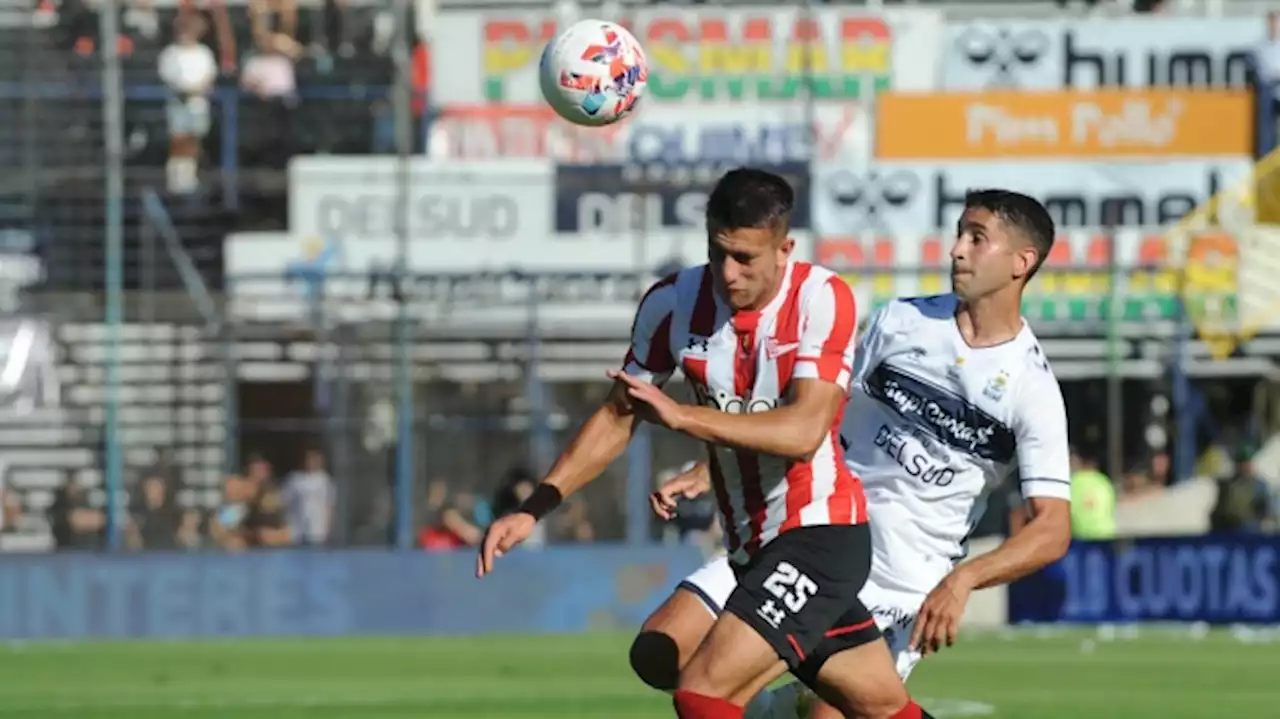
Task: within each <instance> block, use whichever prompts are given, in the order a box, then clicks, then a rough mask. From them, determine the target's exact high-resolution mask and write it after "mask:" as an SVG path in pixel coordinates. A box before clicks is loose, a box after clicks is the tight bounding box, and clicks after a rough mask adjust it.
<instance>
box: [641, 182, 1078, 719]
mask: <svg viewBox="0 0 1280 719" xmlns="http://www.w3.org/2000/svg"><path fill="white" fill-rule="evenodd" d="M1053 237H1054V227H1053V220H1052V219H1051V218H1050V217H1049V214H1048V213H1047V212H1046V211H1045V208H1044V207H1043V205H1041V204H1040V203H1039V202H1037V201H1036V200H1034V199H1032V198H1030V197H1027V196H1025V195H1021V194H1018V193H1014V192H1007V191H1003V190H983V191H976V192H971V193H969V194H968V196H967V197H966V199H965V211H964V214H963V216H962V217H961V218H960V222H959V224H958V227H957V236H956V243H955V246H954V247H953V248H952V251H951V261H952V266H951V278H952V286H953V292H952V294H948V295H939V296H935V297H923V298H916V299H905V300H899V301H895V302H891V303H889V304H888V305H886V306H885V307H883V308H881V309H880V310H879V311H878V312H877V313H876V314H875V315H873V316H872V317H871V318H870V320H869V321H868V324H867V328H866V330H865V332H864V333H863V337H862V339H861V341H860V342H859V345H858V349H857V355H856V357H857V358H856V361H855V369H854V382H853V392H852V397H851V399H850V403H849V406H848V409H847V411H846V413H845V419H844V423H843V425H842V427H841V436H842V439H843V441H844V444H845V446H846V455H845V456H846V462H847V464H848V466H849V468H850V469H851V470H852V472H853V473H854V474H855V475H856V476H858V477H859V478H861V480H862V483H863V485H864V487H865V488H866V494H867V512H868V514H869V515H870V519H869V522H870V525H871V531H872V544H873V550H874V559H873V561H872V566H871V572H870V575H869V577H868V580H867V584H866V586H865V587H864V588H863V590H862V593H861V595H860V596H861V598H862V600H863V603H864V604H865V605H866V606H867V607H868V608H869V609H870V610H871V613H872V615H873V616H874V617H875V619H876V622H877V624H878V625H879V626H880V629H881V631H882V632H883V634H884V636H885V639H886V641H887V642H888V645H889V649H890V651H891V652H892V654H893V657H894V661H895V664H896V665H897V669H898V672H899V674H900V675H901V676H902V678H903V679H906V677H907V676H908V675H909V674H910V672H911V670H912V668H913V667H914V666H915V664H916V662H917V661H918V660H919V659H920V657H921V656H922V655H924V654H928V653H931V652H936V651H938V650H939V649H940V648H941V647H942V646H943V645H948V646H949V645H951V644H952V643H953V642H954V641H955V639H956V631H957V627H958V625H959V621H960V617H961V615H962V614H963V612H964V607H965V603H966V602H967V600H968V598H969V595H970V593H971V592H973V591H974V590H976V589H983V588H986V587H992V586H996V585H999V584H1004V583H1007V582H1010V581H1013V580H1014V579H1017V578H1019V577H1021V576H1023V575H1026V574H1028V573H1030V572H1033V571H1035V570H1036V569H1039V568H1041V567H1043V566H1045V565H1047V564H1050V563H1052V562H1054V561H1056V560H1057V559H1059V558H1060V557H1061V556H1062V555H1063V554H1064V553H1065V552H1066V550H1067V545H1068V544H1069V542H1070V534H1071V531H1070V504H1069V502H1070V496H1071V495H1070V483H1069V473H1070V468H1069V450H1068V444H1067V423H1066V413H1065V410H1064V407H1063V402H1062V394H1061V391H1060V390H1059V387H1058V382H1057V380H1056V379H1055V377H1054V375H1053V371H1052V370H1051V369H1050V368H1049V365H1048V362H1047V361H1046V359H1045V356H1044V353H1043V351H1042V350H1041V349H1040V345H1039V343H1038V342H1037V341H1036V338H1035V335H1034V334H1033V333H1032V331H1031V328H1030V327H1029V326H1028V325H1027V323H1026V321H1025V320H1024V319H1023V318H1022V316H1021V314H1020V309H1021V305H1022V293H1023V289H1024V288H1025V286H1026V283H1027V281H1029V280H1030V279H1031V277H1032V276H1033V275H1034V274H1035V272H1036V270H1037V269H1038V268H1039V267H1040V265H1041V264H1042V263H1043V261H1044V258H1045V257H1047V256H1048V254H1049V251H1050V249H1051V248H1052V246H1053ZM1015 472H1016V473H1017V476H1018V477H1019V479H1020V480H1021V489H1022V494H1023V497H1024V498H1025V500H1026V502H1027V504H1028V505H1029V509H1030V510H1031V513H1032V515H1033V519H1032V520H1031V521H1030V522H1029V523H1028V524H1027V525H1026V527H1025V529H1024V530H1022V531H1020V532H1019V533H1018V534H1017V535H1016V536H1014V537H1012V538H1011V539H1009V540H1008V541H1006V542H1005V543H1004V544H1002V545H1001V546H1000V547H999V548H998V549H996V550H995V551H992V552H991V553H989V554H986V555H983V556H981V557H978V558H976V559H974V560H973V561H971V562H967V563H965V564H960V565H957V562H958V561H959V560H960V559H961V558H962V557H963V556H964V555H965V540H966V538H967V537H968V535H969V533H970V532H971V531H972V530H973V528H974V526H975V525H976V524H977V522H978V520H979V519H980V518H981V517H982V514H983V511H984V510H985V508H986V501H987V496H988V494H989V492H990V491H991V490H992V489H994V488H995V487H997V486H999V485H1000V484H1001V483H1002V482H1003V481H1005V480H1006V479H1007V478H1008V477H1009V476H1010V475H1012V474H1013V473H1015ZM709 487H710V482H709V479H708V475H707V470H706V467H705V466H701V465H700V466H699V467H696V468H694V469H693V470H691V471H689V472H687V473H685V474H684V475H681V476H679V477H676V478H675V479H672V480H671V481H669V482H668V483H667V484H665V485H664V486H663V487H662V488H661V489H660V490H659V491H658V492H656V493H655V494H654V496H653V498H652V501H653V508H654V511H655V512H656V513H657V514H658V515H659V516H661V517H664V518H670V517H671V516H672V512H673V511H674V510H675V508H676V506H677V501H678V499H679V498H680V497H695V496H697V495H699V494H701V493H702V492H704V491H708V489H709ZM733 588H734V575H733V573H732V572H731V571H729V569H728V566H727V565H726V564H725V562H724V560H723V559H718V560H714V561H712V562H710V563H709V564H708V565H707V566H705V567H703V568H702V569H700V570H699V571H698V572H695V573H694V574H693V575H691V576H690V577H689V578H687V579H686V580H685V581H683V582H681V584H680V585H679V587H677V589H676V591H675V592H674V593H673V594H672V596H671V597H670V598H669V599H668V600H667V602H666V603H665V604H664V605H663V606H662V607H660V608H659V609H658V610H657V611H655V612H654V614H653V615H652V616H650V618H649V619H648V621H646V622H645V625H644V627H643V628H642V629H641V632H640V634H639V636H638V637H637V638H636V641H635V643H634V644H633V646H632V653H631V661H632V666H633V668H634V669H635V671H636V673H637V674H639V675H640V677H641V678H642V679H643V680H644V681H645V682H646V683H648V684H650V685H651V686H654V687H656V688H659V689H669V688H670V682H671V678H672V677H673V676H674V674H675V672H676V671H677V670H678V667H679V666H680V663H681V662H683V661H684V660H685V659H686V658H687V656H688V654H689V652H690V650H691V648H692V647H696V646H697V645H698V643H699V642H700V641H701V638H702V636H703V634H704V633H705V632H706V631H707V629H708V628H709V627H710V626H711V622H712V620H713V617H714V616H716V615H717V614H718V613H719V611H720V608H721V607H722V606H723V603H724V601H725V599H726V597H728V596H729V594H730V593H731V592H732V591H733ZM708 610H709V611H708ZM810 706H812V707H813V709H812V711H813V713H812V716H813V717H815V718H817V717H821V718H822V719H833V718H835V717H839V716H841V714H840V712H839V711H837V710H835V709H834V708H832V707H830V706H828V705H824V704H821V703H820V702H817V700H816V699H814V698H813V697H812V695H810V694H809V693H808V692H806V691H805V690H804V689H803V687H801V686H799V685H797V684H790V685H787V686H784V687H782V688H780V689H779V690H777V691H776V692H773V693H769V692H764V693H761V694H760V695H759V696H758V697H757V698H756V700H755V701H753V702H752V704H751V705H750V706H749V707H748V709H747V712H746V716H747V717H748V718H752V717H755V718H763V717H804V716H806V715H807V714H808V711H809V709H808V708H809V707H810Z"/></svg>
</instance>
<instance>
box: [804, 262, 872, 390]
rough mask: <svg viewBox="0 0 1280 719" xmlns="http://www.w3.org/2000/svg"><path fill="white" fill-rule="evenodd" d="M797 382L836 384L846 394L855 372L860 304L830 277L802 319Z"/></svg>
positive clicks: (847, 288) (839, 280)
mask: <svg viewBox="0 0 1280 719" xmlns="http://www.w3.org/2000/svg"><path fill="white" fill-rule="evenodd" d="M800 323H801V324H800V347H799V348H798V349H797V350H796V366H795V370H794V371H793V374H792V376H793V377H795V378H796V379H820V380H822V381H824V382H834V383H835V384H837V385H839V386H840V388H841V389H843V390H845V391H846V392H847V391H849V380H850V378H851V377H852V372H853V355H854V345H855V341H854V332H855V330H856V329H857V327H858V309H857V303H856V302H855V300H854V298H853V290H852V289H851V288H850V287H849V284H848V283H847V282H845V281H844V280H843V279H841V278H840V277H838V276H835V275H833V276H831V277H830V278H828V279H827V281H826V282H825V283H824V284H823V285H822V287H821V288H819V289H818V290H816V291H815V292H814V296H813V297H812V298H811V299H810V300H809V302H808V303H807V306H806V307H805V310H804V314H803V315H802V316H801V318H800Z"/></svg>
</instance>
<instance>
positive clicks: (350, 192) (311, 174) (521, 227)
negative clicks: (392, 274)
mask: <svg viewBox="0 0 1280 719" xmlns="http://www.w3.org/2000/svg"><path fill="white" fill-rule="evenodd" d="M553 178H554V175H553V173H552V171H551V167H550V165H549V164H548V163H541V162H524V163H518V164H512V163H509V162H499V163H466V164H458V163H449V162H446V161H439V160H428V159H426V158H413V159H411V160H410V162H409V166H408V170H407V171H405V172H402V170H401V166H400V162H399V160H398V159H397V158H395V157H381V156H379V157H373V156H369V157H359V156H349V157H338V156H307V157H295V158H293V159H292V160H291V161H290V163H289V231H290V233H292V235H293V236H294V237H301V238H316V240H318V241H320V242H321V243H324V242H329V241H339V242H341V243H342V245H343V247H344V249H345V251H346V252H347V253H348V255H347V259H348V260H349V261H351V262H353V263H356V264H367V263H369V262H373V260H374V257H373V255H380V254H381V249H382V248H392V252H394V248H395V246H396V241H397V240H396V238H397V233H396V228H397V227H399V226H400V225H401V224H402V223H405V222H407V223H408V225H407V226H408V237H409V244H410V246H411V247H412V252H413V254H414V256H415V257H420V258H422V259H423V262H424V263H425V264H426V265H428V266H430V267H432V268H434V270H433V271H437V272H445V271H451V270H466V271H473V270H476V269H480V268H484V267H490V266H501V267H512V266H517V267H518V266H529V265H535V266H536V265H538V264H540V263H545V262H549V261H550V262H554V261H556V257H555V256H554V254H553V255H551V256H549V255H548V253H547V250H548V248H547V246H546V245H545V243H543V242H539V241H538V240H542V239H545V238H546V237H547V234H548V232H549V230H550V228H551V208H552V181H553ZM405 183H407V184H408V187H409V193H408V204H409V206H408V208H403V207H401V205H400V201H401V191H400V188H401V186H402V185H403V184H405ZM530 238H533V240H534V241H530ZM375 248H377V249H376V250H375ZM382 259H383V260H385V261H387V262H391V261H392V260H393V259H394V257H393V256H391V257H386V258H382Z"/></svg>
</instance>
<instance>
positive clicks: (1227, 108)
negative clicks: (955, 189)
mask: <svg viewBox="0 0 1280 719" xmlns="http://www.w3.org/2000/svg"><path fill="white" fill-rule="evenodd" d="M1253 118H1254V112H1253V98H1252V96H1251V95H1250V93H1249V92H1248V91H1245V90H1180V89H1168V88H1159V89H1153V90H1142V89H1133V90H1130V89H1125V90H1118V89H1102V90H1097V91H1093V92H1072V91H1053V92H1048V91H1044V92H1035V91H1021V92H1019V91H998V90H989V91H986V92H954V93H940V94H900V93H887V94H885V95H883V96H882V97H880V99H879V100H878V101H877V102H876V142H875V156H876V157H877V158H878V159H883V160H965V159H979V158H997V157H1013V158H1055V157H1056V158H1064V159H1065V158H1072V159H1089V158H1113V157H1115V158H1120V157H1148V158H1151V157H1177V156H1184V157H1207V156H1234V157H1249V156H1251V155H1252V154H1253V142H1254V136H1253V125H1254V122H1253Z"/></svg>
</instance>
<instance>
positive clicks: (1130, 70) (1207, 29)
mask: <svg viewBox="0 0 1280 719" xmlns="http://www.w3.org/2000/svg"><path fill="white" fill-rule="evenodd" d="M1266 39H1267V21H1266V17H1265V16H1264V15H1262V14H1258V15H1255V16H1253V17H1224V18H1209V17H1195V18H1192V17H1186V18H1181V17H1128V18H1125V17H1118V18H1111V17H1108V18H1098V19H1088V20H1041V21H1009V22H972V23H949V24H948V25H947V27H946V41H945V45H944V50H943V57H944V60H943V64H942V68H943V73H942V77H943V88H944V89H946V90H985V89H990V88H1020V89H1026V90H1033V89H1035V90H1060V89H1074V90H1088V89H1093V88H1097V87H1108V86H1112V87H1131V88H1153V87H1213V88H1224V87H1236V88H1243V87H1245V86H1246V85H1247V83H1248V76H1249V67H1250V64H1251V62H1252V59H1251V58H1252V55H1253V52H1254V50H1255V49H1256V48H1258V47H1259V46H1260V45H1261V44H1262V43H1263V42H1264V41H1266Z"/></svg>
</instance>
